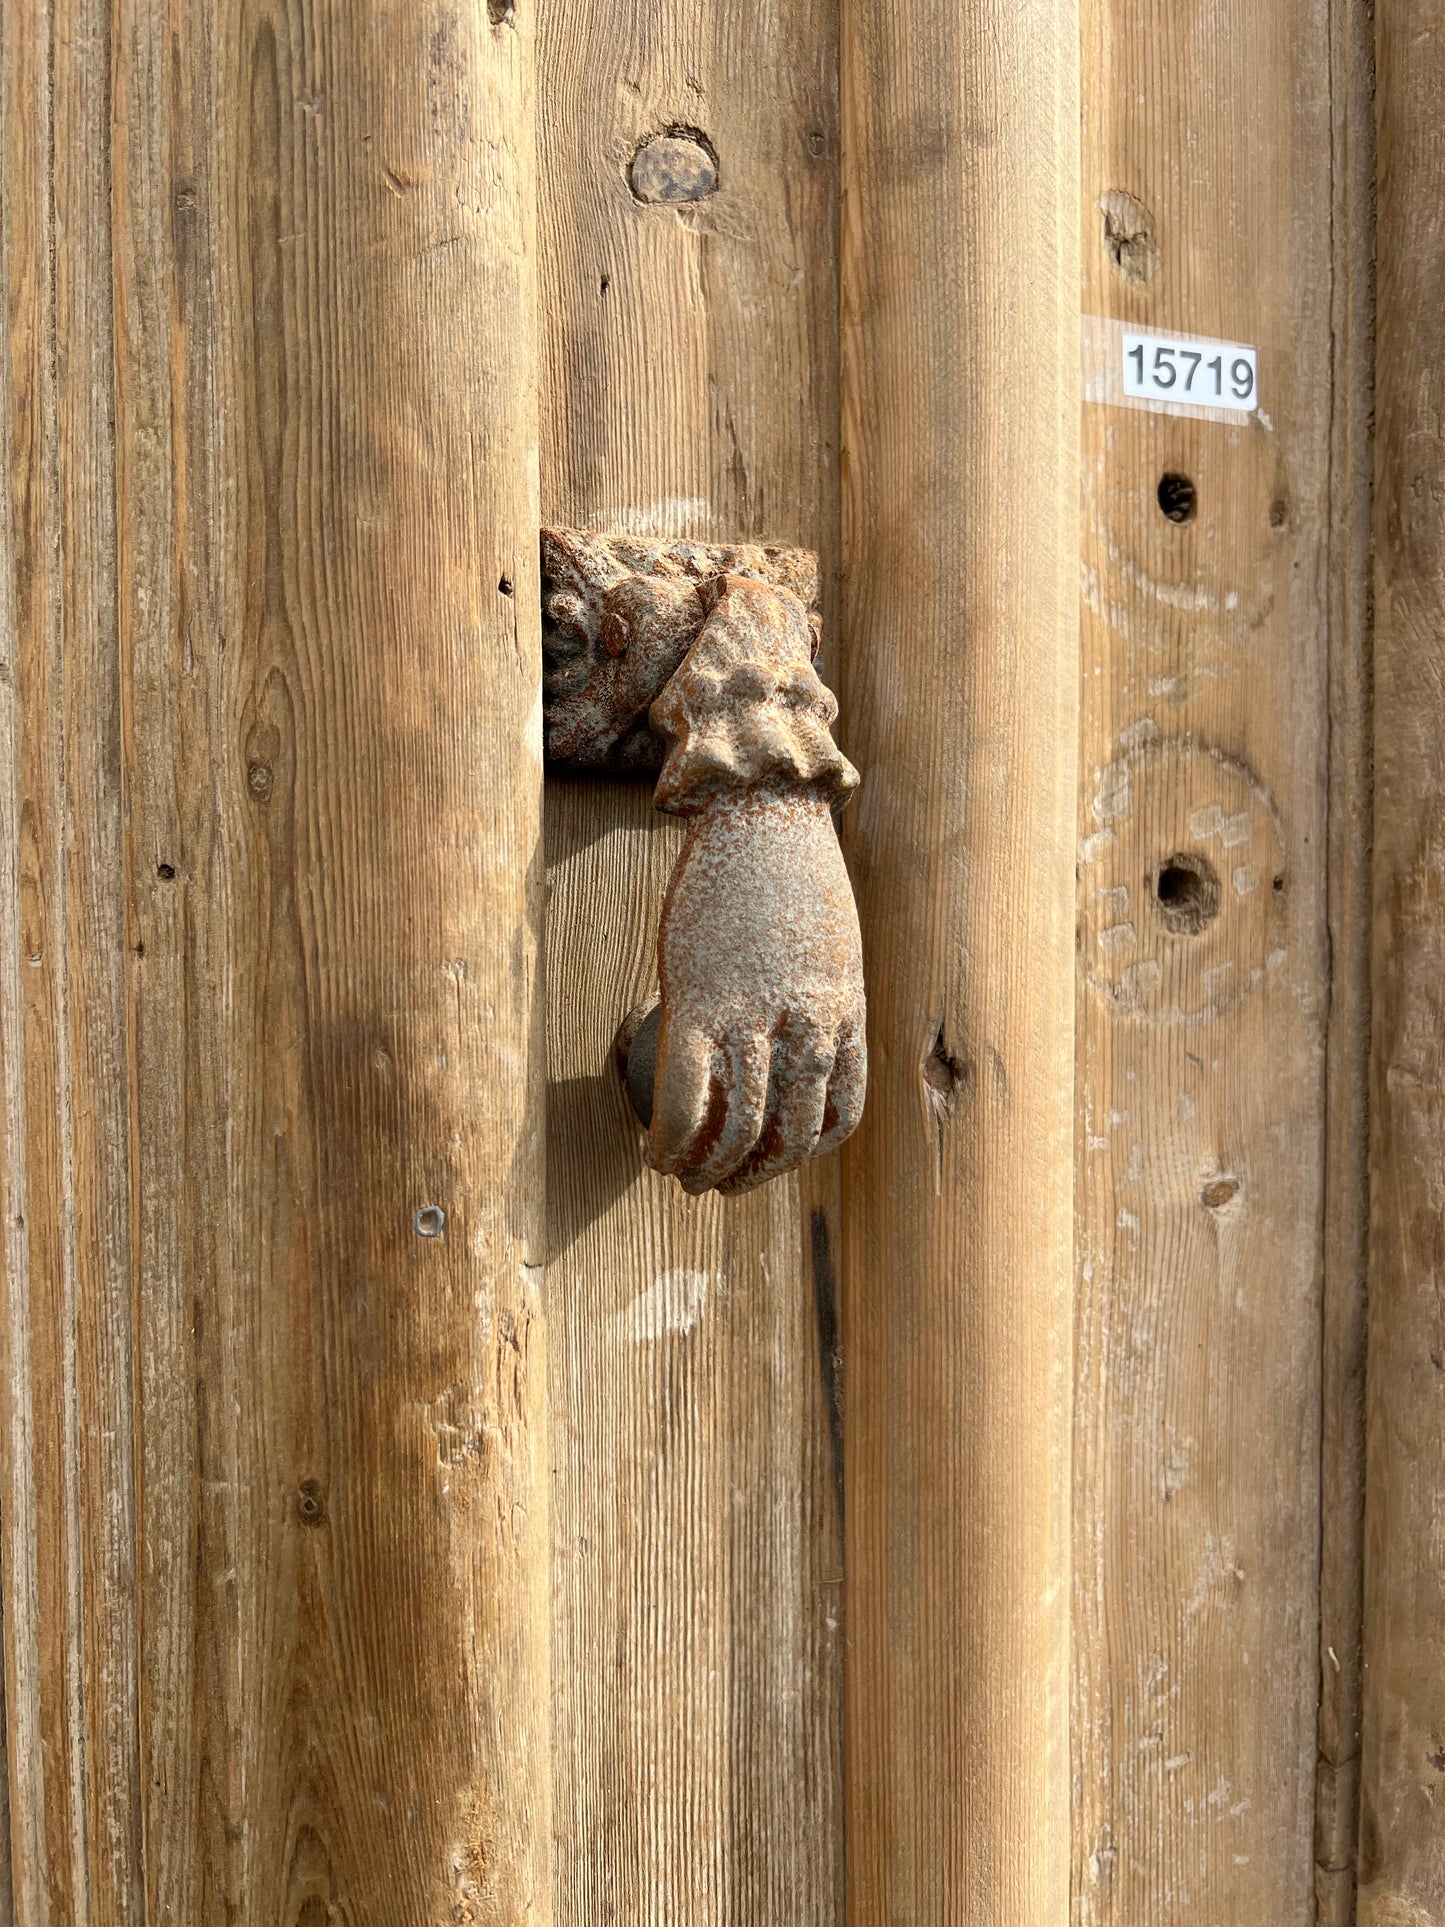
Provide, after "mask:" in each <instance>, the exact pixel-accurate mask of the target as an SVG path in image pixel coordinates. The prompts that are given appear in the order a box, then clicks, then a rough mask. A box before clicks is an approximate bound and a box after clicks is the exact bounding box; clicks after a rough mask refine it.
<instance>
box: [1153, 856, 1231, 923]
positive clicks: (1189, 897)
mask: <svg viewBox="0 0 1445 1927" xmlns="http://www.w3.org/2000/svg"><path fill="white" fill-rule="evenodd" d="M1153 895H1154V907H1155V909H1156V910H1157V911H1158V912H1159V919H1160V921H1161V922H1162V923H1163V925H1164V928H1165V929H1166V930H1173V931H1175V932H1176V933H1177V934H1179V935H1180V936H1186V937H1196V936H1198V934H1199V932H1200V931H1201V930H1203V929H1204V928H1205V926H1206V925H1207V924H1210V923H1213V921H1214V919H1215V918H1216V917H1217V916H1218V915H1219V878H1218V876H1217V875H1216V873H1215V870H1214V866H1213V864H1211V863H1210V862H1208V861H1207V860H1206V859H1205V858H1204V857H1202V856H1198V855H1196V854H1195V852H1194V851H1193V850H1179V851H1176V852H1175V854H1174V855H1173V856H1171V857H1167V858H1166V859H1165V860H1164V862H1163V863H1161V864H1160V865H1159V868H1158V870H1157V871H1156V872H1155V874H1154V891H1153Z"/></svg>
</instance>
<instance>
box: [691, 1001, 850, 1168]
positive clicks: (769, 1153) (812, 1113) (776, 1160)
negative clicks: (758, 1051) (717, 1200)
mask: <svg viewBox="0 0 1445 1927" xmlns="http://www.w3.org/2000/svg"><path fill="white" fill-rule="evenodd" d="M834 1055H835V1045H834V1042H833V1037H832V1034H831V1032H830V1031H828V1030H825V1029H823V1028H821V1027H820V1026H819V1025H817V1024H815V1023H811V1022H809V1021H808V1020H807V1019H806V1018H792V1019H789V1020H788V1021H786V1022H785V1023H784V1024H782V1025H780V1026H779V1029H778V1032H777V1035H776V1036H775V1038H774V1041H773V1061H772V1071H771V1075H770V1077H769V1080H768V1101H767V1108H766V1112H765V1114H764V1118H763V1125H762V1130H761V1132H760V1133H759V1136H758V1141H757V1143H756V1144H755V1145H754V1146H753V1148H752V1150H751V1151H750V1152H749V1153H748V1155H747V1157H746V1158H744V1160H743V1161H742V1163H741V1164H740V1165H738V1167H737V1168H736V1170H734V1171H733V1173H732V1175H731V1176H730V1177H729V1178H728V1179H727V1180H726V1181H725V1182H724V1183H722V1184H720V1185H719V1186H718V1189H719V1190H720V1191H726V1192H728V1193H730V1194H732V1193H736V1192H739V1191H751V1190H752V1188H753V1186H754V1185H758V1184H766V1183H767V1182H768V1180H769V1179H770V1178H779V1177H782V1176H783V1175H784V1174H785V1173H786V1172H788V1171H792V1170H795V1169H796V1168H797V1167H798V1165H800V1164H803V1163H805V1162H806V1161H807V1159H809V1158H810V1157H812V1155H813V1153H814V1150H815V1148H816V1146H817V1143H818V1139H819V1136H820V1134H821V1132H822V1129H823V1119H824V1114H825V1111H826V1107H827V1096H828V1080H829V1076H830V1074H831V1072H832V1069H833V1062H834Z"/></svg>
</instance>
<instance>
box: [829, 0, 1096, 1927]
mask: <svg viewBox="0 0 1445 1927" xmlns="http://www.w3.org/2000/svg"><path fill="white" fill-rule="evenodd" d="M1078 25H1079V23H1078V16H1077V12H1076V10H1075V8H1074V7H1073V6H1070V5H1062V6H1057V7H1051V8H1046V9H1039V8H1032V9H1025V10H1019V9H1017V8H1014V9H1009V8H1004V7H997V6H984V7H969V8H959V7H957V6H954V5H943V4H927V5H923V6H918V7H914V8H912V9H910V10H908V11H906V12H901V11H899V10H896V9H888V8H878V7H874V6H872V5H868V4H865V3H864V0H850V3H849V4H848V5H846V6H845V8H844V34H843V46H844V62H845V79H844V102H845V117H846V136H845V195H846V203H845V205H846V214H845V221H844V268H843V303H844V310H843V311H844V330H843V362H844V376H843V394H844V407H843V422H844V448H845V462H844V472H845V477H846V494H845V519H846V530H847V535H846V544H845V548H846V557H847V593H846V598H845V600H846V611H847V613H846V636H845V653H844V664H843V679H842V701H843V707H842V718H841V722H840V737H841V740H842V742H843V744H844V747H845V749H846V751H847V753H848V755H849V756H850V757H851V758H852V759H853V761H854V762H855V763H857V764H858V766H859V768H860V769H861V770H862V771H863V772H864V781H863V788H862V791H861V793H860V796H859V800H858V804H857V806H856V808H855V810H854V811H853V812H852V822H851V825H849V826H848V828H847V830H846V831H845V836H846V839H847V842H848V847H849V852H850V857H851V861H852V865H853V871H854V877H855V882H856V884H857V888H858V895H859V904H860V910H861V913H862V919H863V932H864V946H865V958H866V968H867V975H868V993H869V1029H870V1049H871V1079H872V1082H871V1089H870V1092H869V1100H868V1109H867V1112H866V1113H865V1116H864V1121H863V1124H862V1127H861V1128H860V1130H859V1132H858V1134H857V1136H856V1137H855V1138H854V1139H853V1140H852V1142H851V1144H850V1145H849V1146H848V1147H846V1149H845V1152H844V1211H845V1226H844V1230H845V1243H844V1251H843V1275H844V1279H845V1285H844V1320H843V1334H844V1358H845V1375H846V1393H847V1397H846V1479H847V1504H848V1541H847V1571H848V1585H847V1615H848V1618H847V1623H848V1693H847V1710H848V1719H847V1730H848V1752H849V1779H848V1870H849V1871H848V1880H849V1889H848V1892H849V1901H848V1906H849V1919H850V1920H851V1921H852V1922H854V1923H856V1924H857V1927H883V1923H888V1927H914V1924H915V1923H916V1927H928V1924H930V1923H935V1922H943V1921H949V1922H953V1921H957V1922H983V1921H988V1922H990V1923H992V1927H1038V1924H1039V1923H1042V1922H1049V1923H1053V1922H1060V1921H1062V1920H1064V1919H1065V1917H1066V1915H1067V1911H1068V1879H1069V1875H1068V1839H1069V1780H1068V1774H1069V1758H1068V1725H1067V1720H1068V1639H1069V1620H1068V1611H1069V1607H1068V1596H1069V1588H1068V1568H1069V1532H1068V1464H1069V1356H1070V1322H1069V1304H1070V1274H1071V1253H1072V1232H1073V1217H1072V1174H1071V1169H1070V1143H1071V1130H1072V1086H1073V975H1074V963H1073V955H1074V935H1073V842H1074V830H1073V817H1074V793H1075V749H1076V729H1077V714H1078V706H1077V687H1078V676H1077V648H1078V564H1079V557H1078V540H1077V537H1078V499H1079V498H1078V473H1079V471H1078V444H1077V440H1076V433H1075V430H1076V424H1077V407H1076V403H1077V396H1078V379H1079V378H1078V272H1079V264H1078V227H1077V219H1076V215H1075V208H1076V206H1077V198H1076V197H1077V184H1078V151H1079V150H1078V111H1079V102H1078V91H1077V77H1078V60H1079V41H1078Z"/></svg>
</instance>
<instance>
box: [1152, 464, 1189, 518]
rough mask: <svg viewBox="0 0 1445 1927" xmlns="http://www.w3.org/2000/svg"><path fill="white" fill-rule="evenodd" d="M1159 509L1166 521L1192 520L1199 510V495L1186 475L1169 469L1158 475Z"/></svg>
mask: <svg viewBox="0 0 1445 1927" xmlns="http://www.w3.org/2000/svg"><path fill="white" fill-rule="evenodd" d="M1158 496H1159V509H1160V513H1161V514H1162V515H1163V516H1164V518H1165V520H1166V521H1169V522H1192V521H1193V520H1194V518H1195V516H1196V515H1197V514H1198V512H1199V497H1198V494H1197V493H1196V491H1195V487H1194V484H1193V482H1191V481H1190V479H1189V477H1188V476H1187V475H1180V474H1178V473H1176V471H1175V470H1173V469H1170V470H1169V472H1168V473H1167V474H1166V475H1161V476H1160V477H1159V488H1158Z"/></svg>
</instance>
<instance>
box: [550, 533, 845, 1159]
mask: <svg viewBox="0 0 1445 1927" xmlns="http://www.w3.org/2000/svg"><path fill="white" fill-rule="evenodd" d="M542 573H543V612H544V618H545V627H544V647H545V651H546V662H547V673H546V685H545V693H546V739H547V754H548V758H549V760H550V761H552V762H554V763H559V764H564V765H566V766H568V767H571V768H577V769H591V770H597V771H612V772H614V773H622V772H626V771H634V770H635V771H643V770H646V771H656V772H657V787H656V790H655V792H654V801H655V803H656V805H657V807H658V809H660V810H667V811H670V812H672V813H673V814H675V815H678V816H684V817H686V818H687V819H688V833H687V840H686V843H685V844H684V846H683V851H682V855H681V856H680V858H679V859H678V863H677V867H676V869H675V870H674V872H673V876H672V880H671V882H670V884H669V885H668V890H667V897H666V900H665V902H664V905H663V912H662V921H661V926H660V928H659V931H658V942H657V957H658V982H659V987H660V993H661V994H660V1002H659V1004H658V1005H657V1006H656V1007H655V1008H654V1010H653V1011H650V1012H647V1013H645V1014H641V1015H639V1016H635V1017H634V1020H633V1021H632V1022H631V1023H630V1024H629V1025H628V1026H627V1027H625V1029H624V1035H623V1038H622V1039H621V1040H620V1048H619V1055H620V1057H621V1059H622V1061H623V1064H624V1068H625V1075H626V1080H627V1086H628V1091H629V1095H630V1097H631V1101H632V1105H633V1108H634V1110H635V1111H636V1113H637V1115H638V1119H639V1121H640V1122H641V1123H642V1124H643V1126H644V1127H645V1129H646V1138H645V1140H644V1155H645V1156H646V1158H647V1161H648V1163H649V1164H650V1165H652V1167H653V1169H654V1170H657V1171H664V1172H670V1173H672V1174H673V1175H674V1176H676V1177H677V1179H678V1181H679V1182H680V1183H681V1184H682V1186H683V1188H684V1189H685V1190H688V1191H693V1192H700V1191H707V1190H719V1191H725V1192H733V1191H745V1190H749V1189H751V1188H752V1187H753V1186H754V1185H757V1184H762V1183H764V1182H766V1180H767V1179H769V1178H774V1177H779V1176H781V1175H782V1174H783V1173H784V1172H786V1171H791V1170H793V1169H794V1168H795V1167H796V1166H797V1165H799V1164H801V1163H803V1162H804V1160H805V1159H807V1158H809V1157H816V1156H821V1155H822V1154H823V1153H824V1152H826V1151H830V1150H832V1149H833V1147H834V1146H835V1145H837V1144H840V1143H841V1142H842V1141H843V1139H844V1138H846V1137H847V1136H848V1134H849V1132H850V1131H852V1130H853V1128H854V1126H855V1125H856V1124H857V1122H858V1119H859V1116H860V1115H861V1113H862V1109H863V1096H864V1090H865V1087H866V1083H867V1047H866V1043H865V1037H864V998H863V963H862V947H861V943H860V939H859V932H858V913H857V909H856V906H855V905H854V901H853V892H852V888H851V886H850V884H849V881H848V874H847V871H846V869H845V868H844V865H843V856H842V852H841V850H840V849H839V847H838V837H837V832H836V831H835V829H834V826H833V809H834V806H835V804H836V803H837V802H839V801H840V800H841V799H843V798H845V797H846V795H847V794H848V792H849V791H851V790H852V789H854V788H856V786H857V782H858V776H857V772H856V771H855V770H854V769H853V767H852V765H851V764H850V763H849V762H848V760H847V759H846V757H844V756H843V754H842V752H841V751H840V750H839V749H838V747H837V745H836V744H835V743H834V741H833V737H832V724H833V721H834V719H835V718H836V716H837V713H838V705H837V703H836V701H835V700H834V698H833V696H832V694H831V692H830V691H829V690H828V689H826V688H825V687H824V685H823V683H822V682H821V681H820V680H819V677H818V675H817V672H816V671H815V670H814V668H813V656H814V654H815V652H816V649H817V637H818V618H817V615H816V612H815V607H814V605H815V604H816V600H817V560H816V558H815V557H814V556H812V555H809V554H807V553H806V552H805V551H802V550H796V549H764V548H756V547H749V546H739V547H737V548H720V547H714V546H710V545H706V544H703V543H696V542H676V543H660V542H647V541H641V540H632V539H629V538H626V537H602V536H594V535H585V534H580V533H576V532H574V531H570V530H562V529H546V530H544V531H543V533H542Z"/></svg>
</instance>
